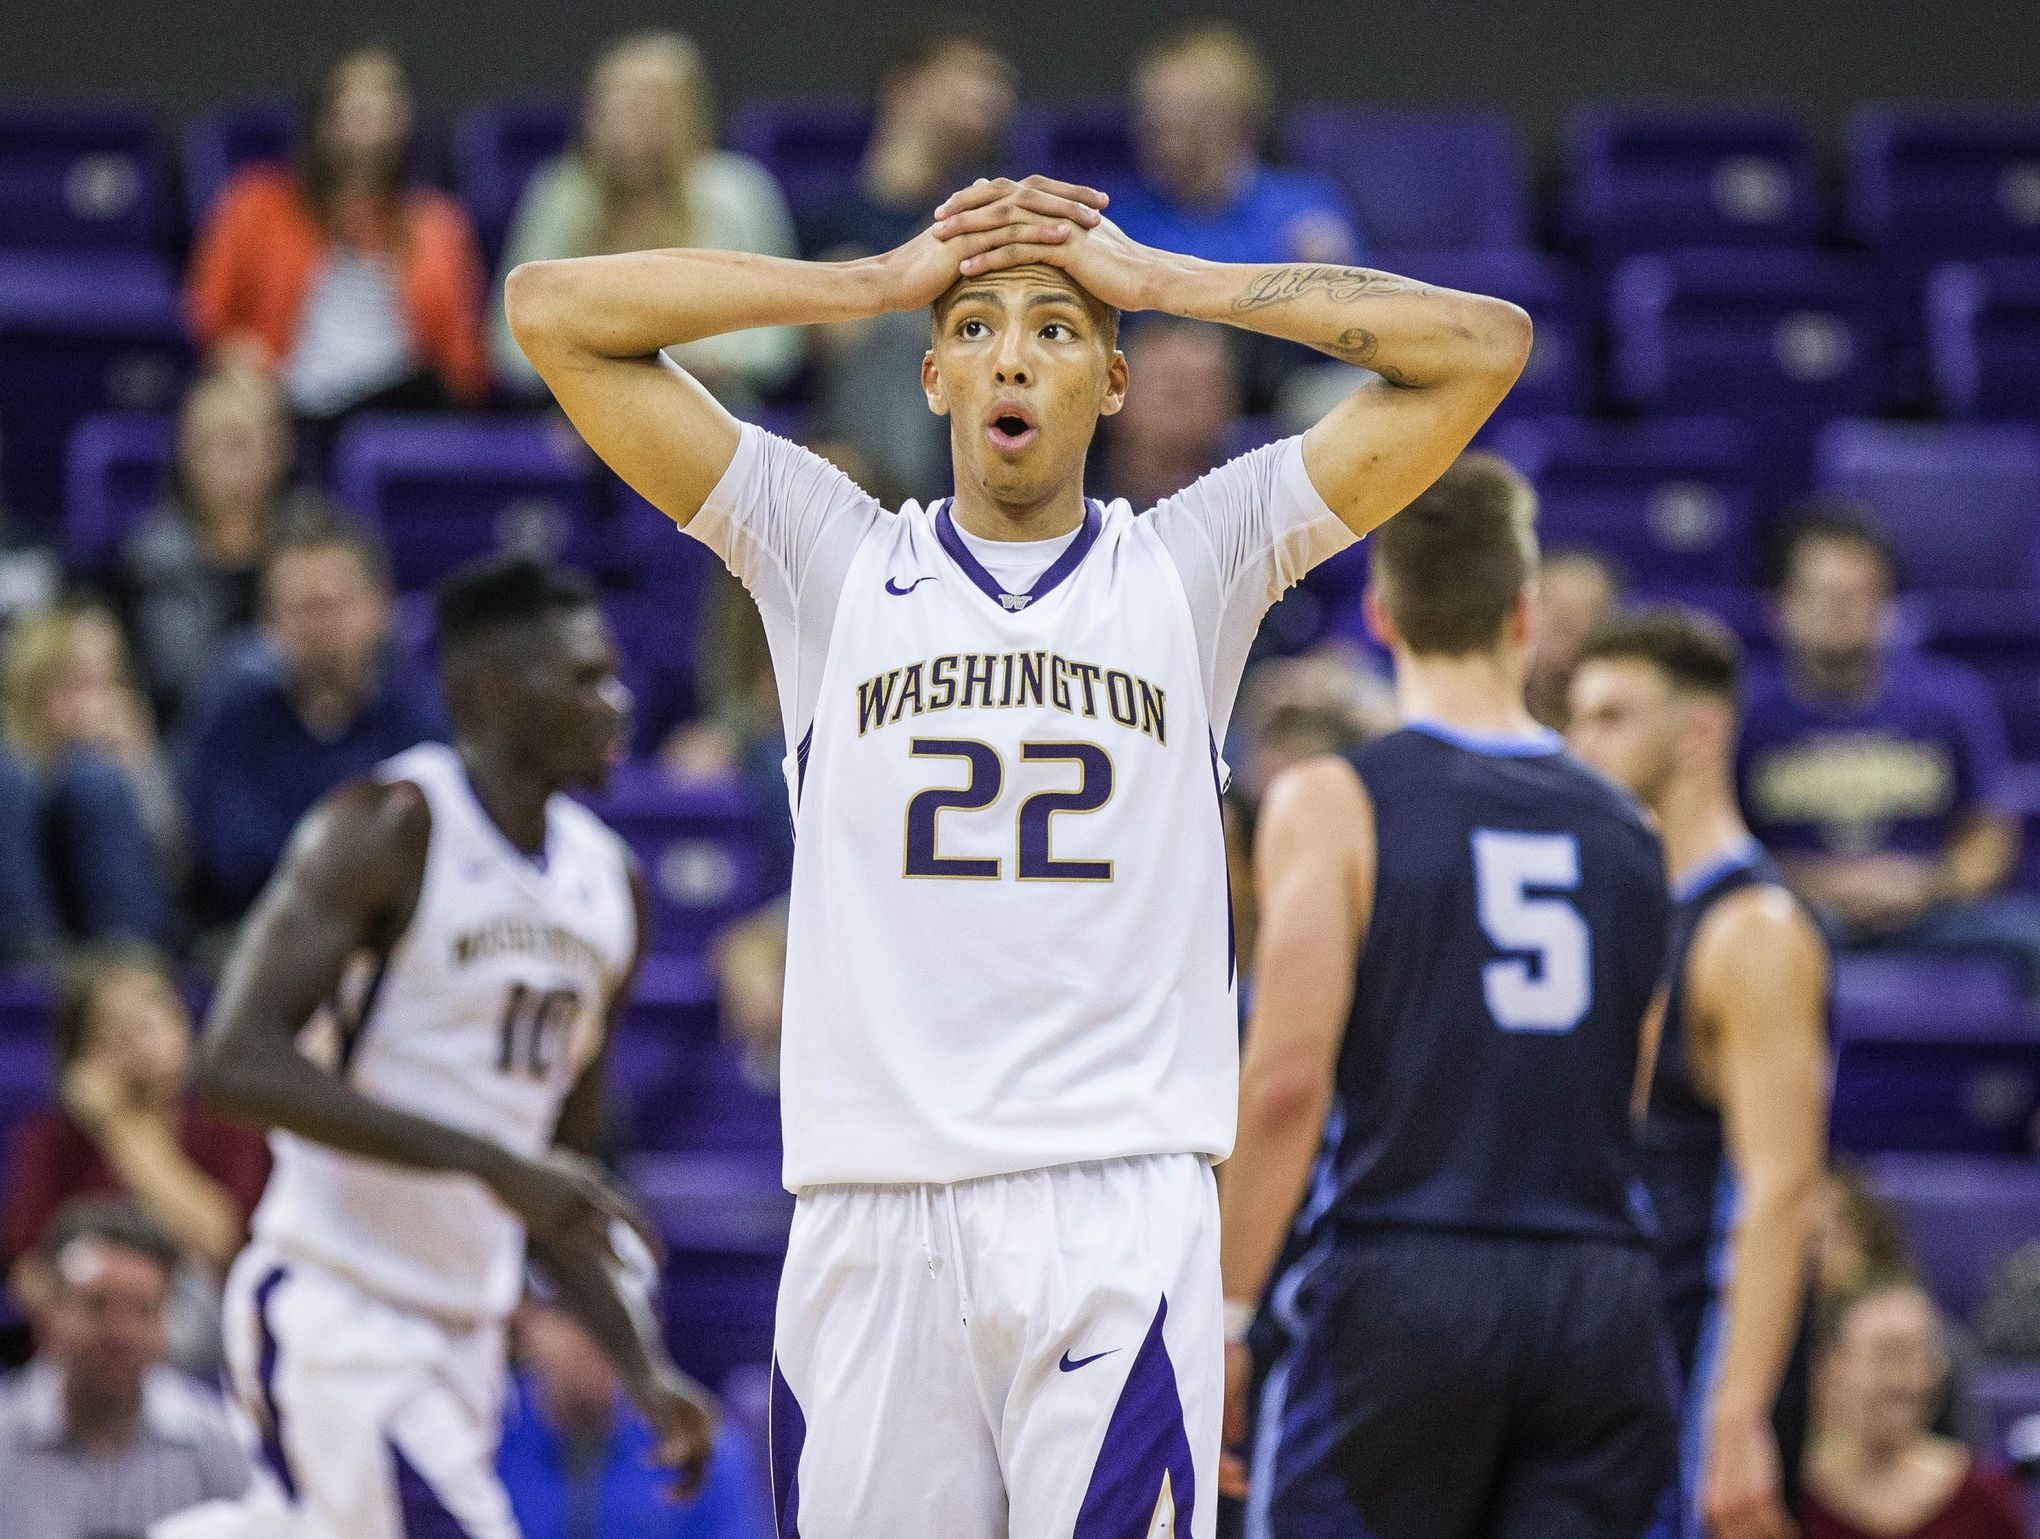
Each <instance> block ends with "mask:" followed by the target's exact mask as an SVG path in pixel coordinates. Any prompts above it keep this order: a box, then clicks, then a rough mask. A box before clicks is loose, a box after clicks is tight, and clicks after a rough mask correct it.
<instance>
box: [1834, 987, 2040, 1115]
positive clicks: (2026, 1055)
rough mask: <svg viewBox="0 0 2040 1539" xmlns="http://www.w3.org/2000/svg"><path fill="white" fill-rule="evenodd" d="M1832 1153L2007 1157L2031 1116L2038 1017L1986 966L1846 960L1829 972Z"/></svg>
mask: <svg viewBox="0 0 2040 1539" xmlns="http://www.w3.org/2000/svg"><path fill="white" fill-rule="evenodd" d="M1835 993H1836V1001H1835V1017H1836V1022H1837V1026H1838V1036H1839V1044H1838V1045H1839V1049H1840V1058H1839V1067H1838V1070H1837V1073H1836V1079H1835V1092H1834V1109H1833V1114H1832V1119H1831V1120H1832V1126H1833V1134H1834V1140H1835V1143H1836V1144H1837V1145H1838V1146H1840V1147H1842V1148H1845V1149H1853V1150H1857V1151H1861V1152H1867V1151H1875V1150H1892V1149H1898V1150H1919V1151H1952V1152H1968V1153H1975V1154H2007V1155H2008V1154H2014V1153H2019V1152H2022V1151H2024V1150H2025V1149H2027V1147H2028V1140H2029V1138H2030V1136H2031V1125H2032V1119H2033V1117H2034V1115H2035V1113H2036V1111H2040V1016H2036V1015H2035V1014H2034V1013H2033V1011H2032V1010H2031V1009H2030V1007H2028V1006H2027V1005H2026V1004H2025V1002H2024V1001H2023V1000H2020V999H2018V998H2017V997H2016V991H2015V989H2014V988H2013V986H2012V982H2011V979H2010V975H2009V973H2008V971H2007V970H2005V969H2004V968H2002V967H2000V966H1999V965H1998V964H1996V963H1993V962H1988V961H1954V960H1949V959H1945V958H1928V957H1905V956H1890V957H1878V958H1868V957H1863V958H1859V957H1849V958H1845V959H1844V960H1843V962H1842V964H1841V965H1840V966H1839V967H1838V968H1837V970H1836V990H1835Z"/></svg>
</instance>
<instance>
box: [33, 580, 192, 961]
mask: <svg viewBox="0 0 2040 1539" xmlns="http://www.w3.org/2000/svg"><path fill="white" fill-rule="evenodd" d="M4 716H5V725H6V735H7V743H8V746H9V748H10V749H11V750H12V751H13V753H14V754H15V756H16V757H17V758H18V759H19V761H20V763H21V764H22V765H23V766H24V767H25V768H26V769H27V771H28V772H29V774H30V775H31V776H32V777H33V779H34V782H35V785H36V787H37V820H36V821H37V831H38V837H39V840H40V843H41V848H42V853H43V864H44V869H45V871H46V872H47V873H48V877H49V884H50V892H51V897H52V902H53V906H54V911H55V915H56V920H57V923H58V925H59V927H60V928H61V930H62V931H63V932H64V933H65V934H66V935H68V936H69V937H71V938H73V939H83V940H90V939H96V938H99V937H102V936H109V935H124V936H129V937H132V938H135V939H141V940H153V941H158V942H163V941H167V940H168V939H169V938H170V929H171V922H172V916H171V912H170V873H171V872H172V871H173V870H174V869H175V868H176V866H177V864H178V862H179V859H180V853H179V852H180V849H181V843H182V831H181V816H180V814H179V811H178V807H177V799H176V794H175V789H174V785H173V782H172V781H171V778H170V773H169V769H168V767H167V765H166V764H165V762H164V760H163V757H162V754H161V753H160V752H159V750H158V748H157V744H156V732H155V726H154V723H153V722H152V721H151V720H150V716H149V707H148V702H147V701H146V700H144V699H143V698H142V695H141V692H140V691H139V690H137V689H136V688H135V687H134V684H133V683H132V681H131V679H130V677H129V672H128V662H127V645H126V643H125V642H124V641H123V640H122V637H121V633H120V627H119V625H118V624H117V623H116V622H115V620H114V617H113V614H112V611H110V610H109V609H107V608H106V607H105V606H104V605H103V604H101V603H99V602H98V601H97V600H93V599H84V598H80V599H69V600H65V601H64V602H62V603H59V604H56V605H54V606H52V607H51V608H49V609H47V610H44V611H43V612H42V613H41V614H39V615H36V616H34V617H33V618H30V619H25V620H23V621H21V622H20V623H19V624H18V625H16V626H15V627H14V629H13V631H12V632H11V633H10V634H9V636H8V638H7V647H6V666H5V684H4Z"/></svg>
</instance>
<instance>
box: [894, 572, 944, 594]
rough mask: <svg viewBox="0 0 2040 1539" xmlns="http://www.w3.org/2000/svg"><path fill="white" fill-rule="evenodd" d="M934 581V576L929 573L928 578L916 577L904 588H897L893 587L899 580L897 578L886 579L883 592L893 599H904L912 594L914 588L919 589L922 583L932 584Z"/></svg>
mask: <svg viewBox="0 0 2040 1539" xmlns="http://www.w3.org/2000/svg"><path fill="white" fill-rule="evenodd" d="M934 580H935V578H934V575H933V574H932V573H931V574H930V575H929V576H926V577H916V578H915V579H914V580H913V581H912V582H910V583H908V584H907V585H906V586H905V587H904V588H897V587H894V586H893V585H894V584H895V583H897V582H898V581H899V579H898V578H897V577H888V578H887V579H886V580H885V591H886V592H888V593H890V594H891V595H892V596H893V597H894V598H905V597H906V596H907V595H908V594H909V593H912V592H913V591H914V590H915V589H916V588H918V587H920V586H921V584H922V583H924V582H933V581H934Z"/></svg>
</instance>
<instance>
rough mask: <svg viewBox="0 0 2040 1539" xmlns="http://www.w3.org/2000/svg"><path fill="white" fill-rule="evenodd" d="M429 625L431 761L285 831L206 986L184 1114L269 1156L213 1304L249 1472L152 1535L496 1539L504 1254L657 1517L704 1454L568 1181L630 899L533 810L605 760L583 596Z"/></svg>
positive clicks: (603, 687) (614, 852)
mask: <svg viewBox="0 0 2040 1539" xmlns="http://www.w3.org/2000/svg"><path fill="white" fill-rule="evenodd" d="M437 621H438V643H439V649H440V660H441V672H442V676H443V678H444V681H445V685H446V693H447V697H448V701H449V704H450V705H451V708H452V715H453V721H454V746H452V747H446V746H443V745H440V744H426V745H423V746H421V747H418V748H414V749H411V750H409V751H408V752H406V753H402V754H399V755H397V756H396V757H395V758H393V759H390V760H388V761H386V762H385V763H384V764H382V765H381V766H380V767H379V768H378V769H377V770H376V771H375V773H374V774H373V775H371V776H370V777H368V778H365V779H363V780H360V781H356V782H354V783H352V784H349V785H346V786H343V787H342V788H341V789H339V790H338V791H335V792H334V793H333V794H332V795H330V796H328V797H327V798H326V799H325V800H324V801H323V802H322V803H320V804H319V805H318V806H317V807H315V808H314V809H313V810H312V812H311V813H310V814H309V815H308V816H307V817H306V819H305V821H304V823H303V824H302V825H301V826H300V828H299V829H298V831H297V834H296V836H295V838H294V839H293V841H292V844H291V847H290V849H289V851H288V853H287V854H286V856H285V858H284V862H283V865H282V866H281V868H280V869H279V870H278V872H277V874H276V876H275V877H274V878H273V880H272V881H271V883H270V885H269V888H268V890H267V891H266V892H265V893H264V895H263V897H262V899H261V901H260V902H259V903H258V904H257V906H256V908H255V911H254V913H253V914H252V915H251V917H250V918H249V920H248V922H247V925H246V927H245V928H244V929H243V931H242V935H241V939H240V942H239V944H238V945H237V946H236V948H235V951H234V954H233V956H232V958H231V959H230V960H229V962H228V965H227V969H226V973H225V976H224V978H223V980H222V982H221V985H220V990H219V994H218V997H217V1000H216V1002H215V1006H214V1009H213V1014H212V1019H211V1022H210V1025H209V1028H208V1034H207V1042H206V1059H205V1067H204V1070H203V1086H204V1089H205V1091H206V1093H207V1094H208V1095H209V1096H210V1097H211V1098H212V1100H213V1101H214V1102H215V1103H217V1104H219V1105H220V1106H222V1107H224V1108H225V1109H227V1110H229V1111H231V1112H233V1113H235V1114H237V1115H239V1116H242V1117H244V1118H246V1119H248V1120H250V1121H254V1122H258V1123H262V1124H265V1125H267V1126H268V1127H270V1128H271V1130H272V1132H271V1147H272V1149H273V1151H274V1155H275V1169H274V1174H273V1175H272V1176H271V1178H270V1183H269V1188H268V1191H267V1192H266V1193H265V1194H264V1196H263V1199H262V1203H261V1206H260V1207H259V1208H258V1209H257V1210H256V1214H255V1218H254V1222H253V1225H252V1229H253V1238H252V1240H251V1242H250V1244H249V1246H248V1249H247V1250H246V1251H244V1252H243V1254H242V1255H241V1257H240V1258H239V1260H237V1261H236V1262H235V1264H234V1268H233V1271H232V1274H231V1276H230V1277H229V1279H228V1284H227V1305H226V1333H227V1345H228V1357H229V1367H230V1376H231V1380H232V1385H233V1389H234V1392H235V1400H236V1403H237V1407H238V1411H239V1414H240V1417H241V1419H242V1420H243V1422H244V1424H245V1426H246V1428H247V1430H248V1431H249V1433H250V1435H251V1438H252V1440H253V1441H255V1443H256V1444H257V1445H258V1448H259V1451H260V1454H261V1469H260V1472H259V1473H258V1477H257V1481H256V1484H255V1486H254V1487H253V1488H252V1489H251V1491H250V1493H249V1495H248V1496H247V1497H245V1498H243V1499H242V1500H240V1501H238V1502H233V1503H215V1504H210V1505H208V1506H204V1507H199V1508H195V1509H193V1510H192V1511H191V1512H189V1513H186V1514H182V1515H180V1516H179V1517H176V1518H172V1519H170V1520H168V1521H167V1522H166V1523H164V1524H161V1525H159V1526H158V1527H157V1529H156V1530H154V1535H155V1539H409V1536H416V1535H420V1534H460V1535H463V1536H467V1539H516V1535H517V1524H516V1520H515V1518H514V1517H513V1516H512V1514H511V1511H510V1506H509V1502H508V1499H507V1497H506V1496H505V1494H504V1492H503V1488H502V1486H501V1485H500V1484H499V1483H498V1481H497V1478H496V1474H495V1452H496V1442H497V1435H498V1427H499V1424H500V1417H501V1411H502V1394H503V1382H504V1321H505V1319H506V1318H507V1316H508V1315H509V1313H510V1311H511V1310H512V1308H513V1307H514V1306H515V1305H516V1303H517V1301H518V1299H519V1297H520V1296H521V1294H522V1291H523V1283H524V1272H525V1242H526V1240H527V1238H528V1239H529V1241H530V1244H531V1247H532V1249H533V1250H534V1251H535V1252H536V1254H537V1257H538V1259H539V1260H540V1261H541V1262H542V1263H543V1265H544V1268H545V1270H546V1271H547V1272H548V1274H549V1275H550V1277H551V1279H552V1281H553V1284H554V1286H555V1287H556V1289H557V1290H558V1294H559V1298H560V1302H561V1303H562V1304H563V1305H565V1307H567V1308H568V1309H570V1310H572V1311H573V1312H574V1313H575V1314H576V1315H578V1316H579V1317H580V1318H581V1320H582V1321H583V1322H584V1323H585V1324H586V1325H587V1326H588V1328H589V1329H590V1330H591V1331H593V1332H594V1334H595V1335H596V1337H597V1339H598V1340H599V1341H600V1342H601V1343H602V1345H603V1347H604V1349H605V1350H606V1351H607V1352H608V1353H609V1354H610V1356H611V1357H612V1358H613V1359H614V1361H615V1362H616V1364H617V1366H618V1368H619V1370H620V1371H621V1372H622V1374H623V1377H624V1380H625V1383H626V1384H627V1385H628V1387H629V1388H630V1391H631V1393H632V1395H633V1396H634V1398H635V1399H636V1400H637V1401H638V1403H639V1405H640V1406H641V1407H642V1408H643V1409H644V1411H645V1413H646V1415H647V1416H648V1417H649V1418H650V1420H651V1421H652V1423H653V1425H654V1426H655V1427H656V1428H657V1429H658V1431H659V1434H660V1438H661V1442H660V1447H659V1454H660V1457H661V1459H662V1461H663V1462H666V1463H668V1464H671V1465H675V1466H677V1467H678V1468H679V1469H680V1471H681V1475H680V1484H681V1485H682V1486H683V1487H686V1486H689V1485H691V1484H692V1483H694V1482H695V1481H698V1480H699V1478H700V1476H701V1473H702V1468H703V1465H704V1462H705V1460H706V1457H707V1454H708V1449H709V1441H710V1438H711V1436H712V1433H713V1423H714V1411H713V1408H712V1406H711V1404H710V1402H709V1401H708V1399H707V1397H706V1395H705V1394H704V1393H703V1392H702V1391H701V1389H700V1388H699V1387H698V1386H696V1385H694V1384H693V1383H692V1382H691V1381H690V1380H688V1379H686V1378H685V1377H684V1376H683V1375H682V1374H681V1373H680V1372H679V1370H678V1369H677V1368H675V1367H674V1365H673V1363H672V1361H671V1359H670V1358H669V1357H668V1356H667V1354H666V1349H665V1347H664V1345H663V1343H662V1342H661V1341H660V1339H659V1336H658V1328H657V1324H656V1320H655V1318H654V1312H653V1310H652V1309H651V1308H650V1297H649V1279H648V1277H647V1275H646V1274H647V1273H648V1272H649V1271H650V1270H651V1259H650V1256H649V1253H648V1251H647V1249H646V1246H645V1243H644V1241H643V1240H641V1239H640V1238H638V1235H637V1234H636V1233H633V1230H637V1229H641V1228H642V1222H641V1220H640V1219H639V1218H638V1217H637V1215H636V1213H635V1212H634V1210H633V1209H632V1207H631V1205H630V1204H629V1202H628V1200H627V1199H625V1198H624V1197H623V1196H622V1195H621V1194H620V1193H619V1192H617V1191H616V1190H615V1189H614V1188H612V1187H611V1186H610V1185H609V1183H608V1182H607V1180H606V1179H605V1178H604V1177H603V1176H602V1174H601V1172H600V1170H599V1169H598V1168H597V1167H596V1166H595V1165H594V1164H593V1163H592V1161H591V1160H590V1159H589V1158H588V1157H587V1156H588V1155H589V1154H590V1152H591V1151H592V1150H593V1148H594V1144H595V1139H596V1133H597V1129H598V1126H599V1123H600V1116H601V1095H602V1070H603V1059H604V1048H605V1044H606V1040H607V1035H608V1023H609V1022H610V1021H611V1020H612V1019H613V1018H614V1016H615V1013H616V1011H617V1009H618V1007H619V1006H620V1004H621V1002H622V1001H623V999H624V997H625V996H626V995H627V993H628V991H629V986H630V981H631V978H632V975H633V973H634V972H635V970H636V967H637V963H638V958H639V954H640V951H641V947H642V936H643V931H644V925H643V913H644V894H643V888H642V883H641V881H640V879H639V877H638V874H637V871H636V868H635V864H634V862H633V861H632V859H631V856H630V854H629V852H628V850H627V849H626V848H625V846H624V845H623V843H622V841H621V840H620V839H619V838H618V837H617V836H616V835H615V834H614V833H613V832H611V831H610V830H609V829H608V828H606V827H604V826H603V825H602V824H601V822H599V821H598V820H597V819H596V818H595V816H594V815H593V814H592V813H590V812H589V811H588V810H587V809H586V808H584V807H581V806H580V805H578V804H577V803H575V802H572V801H570V800H569V799H568V798H567V797H566V796H564V795H562V794H561V793H562V792H564V791H566V790H568V789H597V788H599V787H600V786H601V785H602V784H603V782H604V781H605V780H606V778H607V776H608V773H609V771H610V768H611V767H612V766H613V764H614V763H615V762H616V761H617V760H618V759H619V758H620V757H621V755H622V753H623V751H624V744H625V741H626V739H625V722H626V716H627V711H628V707H629V695H628V693H627V692H626V691H625V689H624V687H623V685H622V683H621V682H620V681H619V680H618V678H617V676H616V653H615V650H614V648H613V646H612V644H611V642H610V639H609V636H608V633H607V630H606V628H605V626H604V624H603V621H602V617H601V613H600V611H599V610H598V609H597V608H596V606H595V602H594V599H593V596H592V594H591V593H590V591H589V589H588V588H587V587H586V586H585V585H584V584H583V583H582V582H581V581H580V580H579V579H578V578H574V577H571V576H568V575H566V574H564V573H560V572H557V571H554V570H552V569H549V568H546V567H544V566H542V565H540V564H539V563H537V562H534V561H531V560H528V559H524V558H507V559H502V560H496V561H491V562H487V563H483V564H481V565H478V566H476V567H473V568H470V569H467V570H465V571H464V572H462V573H459V574H456V575H455V576H454V577H452V578H451V579H449V580H448V581H447V582H446V583H445V584H443V585H442V587H441V590H440V593H439V595H438V602H437Z"/></svg>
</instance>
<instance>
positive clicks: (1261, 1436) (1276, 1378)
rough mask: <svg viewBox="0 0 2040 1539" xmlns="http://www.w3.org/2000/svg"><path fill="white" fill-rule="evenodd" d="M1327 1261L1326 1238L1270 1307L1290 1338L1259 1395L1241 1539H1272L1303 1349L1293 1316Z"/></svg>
mask: <svg viewBox="0 0 2040 1539" xmlns="http://www.w3.org/2000/svg"><path fill="white" fill-rule="evenodd" d="M1331 1255H1332V1241H1331V1237H1330V1236H1329V1235H1327V1236H1326V1237H1325V1238H1324V1239H1321V1240H1319V1241H1318V1243H1317V1244H1315V1245H1313V1246H1312V1247H1311V1248H1310V1249H1309V1250H1308V1251H1307V1252H1305V1253H1304V1256H1303V1259H1302V1260H1300V1261H1298V1262H1297V1263H1296V1265H1295V1266H1293V1267H1291V1268H1290V1269H1289V1272H1288V1273H1287V1275H1285V1276H1284V1277H1282V1278H1281V1279H1280V1280H1279V1281H1277V1283H1276V1284H1275V1292H1274V1295H1273V1296H1272V1297H1271V1298H1270V1299H1269V1301H1268V1310H1269V1313H1271V1314H1272V1315H1274V1317H1275V1319H1276V1321H1277V1323H1278V1324H1280V1325H1281V1327H1282V1329H1283V1330H1284V1331H1285V1332H1287V1333H1288V1336H1289V1345H1288V1346H1287V1347H1285V1348H1284V1349H1283V1352H1282V1356H1281V1358H1280V1359H1279V1360H1278V1361H1277V1362H1276V1364H1275V1366H1274V1367H1273V1368H1272V1369H1270V1370H1269V1373H1268V1382H1267V1383H1266V1384H1265V1385H1264V1386H1262V1389H1261V1411H1260V1416H1259V1419H1258V1420H1257V1421H1256V1422H1255V1424H1254V1449H1253V1456H1252V1457H1251V1458H1250V1459H1249V1460H1248V1464H1247V1511H1246V1524H1245V1539H1271V1531H1270V1529H1269V1527H1268V1523H1269V1517H1268V1509H1269V1503H1270V1502H1271V1501H1272V1500H1273V1498H1274V1495H1275V1456H1276V1454H1277V1453H1278V1452H1279V1451H1280V1450H1281V1447H1282V1419H1283V1417H1284V1416H1285V1415H1286V1414H1287V1412H1288V1408H1289V1407H1288V1402H1289V1376H1290V1374H1291V1372H1292V1371H1294V1369H1295V1366H1296V1360H1297V1357H1298V1355H1299V1353H1300V1351H1301V1349H1302V1346H1303V1317H1302V1316H1301V1315H1299V1314H1298V1313H1297V1309H1296V1306H1297V1300H1298V1298H1299V1297H1300V1296H1301V1295H1302V1293H1303V1286H1304V1284H1305V1283H1307V1282H1309V1281H1310V1278H1311V1274H1312V1273H1314V1272H1315V1271H1317V1269H1318V1268H1319V1267H1321V1266H1323V1265H1324V1264H1325V1262H1326V1261H1328V1260H1330V1259H1331Z"/></svg>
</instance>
